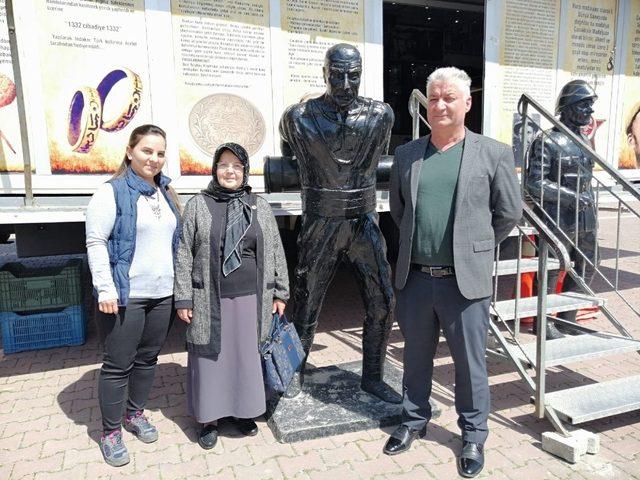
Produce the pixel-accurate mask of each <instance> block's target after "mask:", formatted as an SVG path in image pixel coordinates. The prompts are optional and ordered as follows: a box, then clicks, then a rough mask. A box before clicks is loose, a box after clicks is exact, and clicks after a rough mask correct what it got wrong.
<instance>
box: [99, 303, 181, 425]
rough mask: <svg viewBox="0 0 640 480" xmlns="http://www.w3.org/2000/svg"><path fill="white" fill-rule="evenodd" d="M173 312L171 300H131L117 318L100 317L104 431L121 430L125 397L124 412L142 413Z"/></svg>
mask: <svg viewBox="0 0 640 480" xmlns="http://www.w3.org/2000/svg"><path fill="white" fill-rule="evenodd" d="M173 312H174V309H173V296H170V297H164V298H154V299H142V298H130V299H129V303H128V305H127V306H126V307H120V311H119V312H118V313H117V314H104V313H99V316H98V319H99V322H100V324H101V327H102V330H103V334H104V335H105V339H104V356H103V360H102V361H103V363H102V369H101V370H100V377H99V379H98V398H99V401H100V411H101V413H102V426H103V429H104V430H105V431H111V430H116V429H119V428H120V425H121V422H122V413H123V406H124V402H125V396H126V397H127V402H126V403H127V405H126V408H127V412H135V411H137V410H144V407H145V404H146V403H147V399H148V397H149V392H150V391H151V386H152V385H153V377H154V373H155V368H156V363H158V354H159V353H160V349H161V348H162V345H163V344H164V341H165V339H166V338H167V333H168V331H169V328H170V327H171V322H172V321H173V317H174V315H173ZM127 387H128V395H127Z"/></svg>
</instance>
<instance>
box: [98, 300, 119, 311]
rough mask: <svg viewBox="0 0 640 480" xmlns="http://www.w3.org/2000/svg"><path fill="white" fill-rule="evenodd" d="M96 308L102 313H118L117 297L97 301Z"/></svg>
mask: <svg viewBox="0 0 640 480" xmlns="http://www.w3.org/2000/svg"><path fill="white" fill-rule="evenodd" d="M98 310H100V311H101V312H102V313H118V299H115V300H105V301H103V302H98Z"/></svg>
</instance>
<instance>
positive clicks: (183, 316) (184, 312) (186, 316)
mask: <svg viewBox="0 0 640 480" xmlns="http://www.w3.org/2000/svg"><path fill="white" fill-rule="evenodd" d="M176 312H178V317H180V320H182V321H183V322H184V323H191V319H192V318H193V310H192V309H191V308H178V309H177V310H176Z"/></svg>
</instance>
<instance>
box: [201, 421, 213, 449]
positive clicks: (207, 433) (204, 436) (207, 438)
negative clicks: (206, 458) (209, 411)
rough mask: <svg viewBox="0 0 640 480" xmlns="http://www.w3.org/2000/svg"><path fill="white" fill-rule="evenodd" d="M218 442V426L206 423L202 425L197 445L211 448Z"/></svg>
mask: <svg viewBox="0 0 640 480" xmlns="http://www.w3.org/2000/svg"><path fill="white" fill-rule="evenodd" d="M217 442H218V426H217V425H213V424H211V423H210V424H208V425H205V426H203V427H202V430H200V435H199V436H198V445H200V446H201V447H202V448H204V449H205V450H211V449H212V448H213V447H215V446H216V443H217Z"/></svg>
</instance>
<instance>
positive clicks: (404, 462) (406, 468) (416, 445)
mask: <svg viewBox="0 0 640 480" xmlns="http://www.w3.org/2000/svg"><path fill="white" fill-rule="evenodd" d="M394 460H395V462H396V463H397V464H398V465H399V466H400V469H401V470H402V471H403V472H405V473H406V472H410V471H412V470H415V469H416V467H418V466H422V467H425V468H427V467H429V466H430V465H436V464H438V463H440V460H439V459H438V458H436V456H435V455H434V454H433V453H432V451H431V448H430V446H429V444H428V443H427V442H417V441H416V442H413V444H412V445H411V448H410V449H409V451H407V452H404V453H402V454H400V455H395V456H394Z"/></svg>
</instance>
